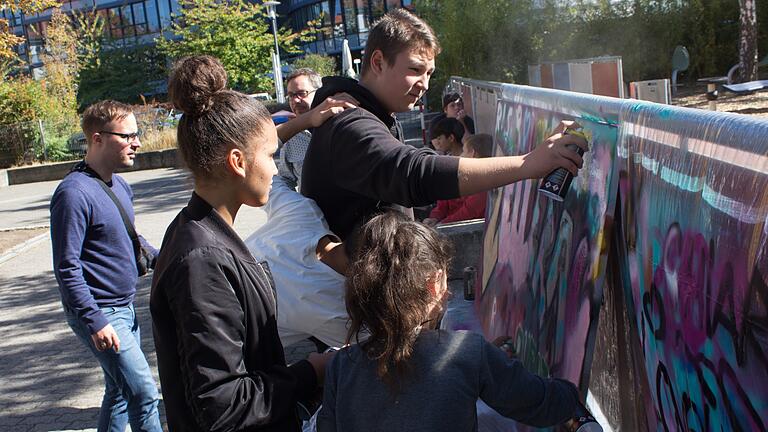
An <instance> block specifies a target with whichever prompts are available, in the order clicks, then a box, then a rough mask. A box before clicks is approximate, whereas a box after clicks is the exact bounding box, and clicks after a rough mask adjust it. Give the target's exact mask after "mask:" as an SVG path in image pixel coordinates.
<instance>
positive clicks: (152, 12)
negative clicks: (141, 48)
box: [144, 0, 160, 33]
mask: <svg viewBox="0 0 768 432" xmlns="http://www.w3.org/2000/svg"><path fill="white" fill-rule="evenodd" d="M144 13H146V16H147V32H148V33H159V32H160V16H159V15H158V13H157V0H147V1H146V2H145V3H144Z"/></svg>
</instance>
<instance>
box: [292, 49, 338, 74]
mask: <svg viewBox="0 0 768 432" xmlns="http://www.w3.org/2000/svg"><path fill="white" fill-rule="evenodd" d="M293 68H294V69H300V68H310V69H312V70H313V71H315V72H317V73H318V74H320V76H321V77H324V76H331V75H336V74H337V72H336V60H335V59H334V58H333V57H330V56H327V55H322V54H306V55H304V57H301V58H298V59H296V61H294V62H293Z"/></svg>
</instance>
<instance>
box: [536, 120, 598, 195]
mask: <svg viewBox="0 0 768 432" xmlns="http://www.w3.org/2000/svg"><path fill="white" fill-rule="evenodd" d="M564 133H565V134H568V135H576V136H579V137H582V138H584V139H585V140H587V141H589V137H587V135H586V134H585V133H584V132H582V131H581V130H570V129H567V130H566V131H565V132H564ZM566 147H567V148H569V149H571V150H573V151H575V152H576V153H578V154H579V156H583V155H584V150H582V149H581V147H579V146H577V145H576V144H568V145H567V146H566ZM572 181H573V174H571V173H570V171H568V170H567V169H565V168H558V169H556V170H554V171H552V172H551V173H549V174H547V176H546V177H544V179H543V180H542V181H541V184H540V185H539V192H541V193H542V194H544V195H546V196H548V197H549V198H552V199H553V200H555V201H561V202H562V201H563V200H565V195H566V194H567V193H568V189H570V188H571V182H572Z"/></svg>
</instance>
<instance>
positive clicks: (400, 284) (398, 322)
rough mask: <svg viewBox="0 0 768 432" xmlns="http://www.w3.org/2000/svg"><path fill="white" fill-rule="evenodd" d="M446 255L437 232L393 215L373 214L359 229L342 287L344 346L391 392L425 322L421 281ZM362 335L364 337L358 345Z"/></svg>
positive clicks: (426, 302) (427, 296) (442, 265)
mask: <svg viewBox="0 0 768 432" xmlns="http://www.w3.org/2000/svg"><path fill="white" fill-rule="evenodd" d="M451 252H452V251H451V245H450V243H449V242H448V240H447V239H445V238H444V237H443V236H442V235H440V234H438V233H437V231H435V230H434V229H432V228H430V227H428V226H426V225H423V224H421V223H419V222H414V221H411V220H408V219H406V218H405V217H404V216H403V215H402V214H400V213H397V212H388V213H384V214H381V215H378V216H376V217H374V218H373V219H371V220H370V221H369V222H368V223H366V224H365V225H364V226H363V228H362V230H361V233H360V237H359V243H358V246H357V251H356V254H355V257H354V258H353V261H352V263H351V265H350V269H349V273H348V275H349V276H348V277H347V284H346V285H347V287H346V305H347V312H348V313H349V317H350V321H351V325H350V329H349V332H348V334H347V342H348V343H349V342H351V341H352V340H353V339H354V340H355V341H356V342H358V343H359V345H360V347H361V348H362V349H363V351H364V352H365V353H366V354H367V356H368V358H370V359H372V360H375V361H376V362H377V367H376V372H377V374H378V376H379V378H381V379H382V380H383V381H384V382H386V383H387V384H390V386H391V388H392V389H393V390H394V391H397V385H396V383H398V382H399V381H400V378H403V377H404V376H405V375H407V373H408V363H407V361H408V359H409V358H410V356H411V354H412V351H413V345H414V343H415V342H416V337H417V336H418V329H419V328H420V327H421V326H422V325H424V324H425V323H426V322H428V321H429V312H430V311H429V306H430V303H431V302H432V301H433V295H432V294H431V293H430V292H429V290H428V289H427V288H426V286H427V282H428V280H429V279H430V278H431V277H434V275H435V273H437V272H438V271H441V270H442V271H444V272H445V271H447V269H448V265H449V264H450V259H451ZM364 331H365V332H368V333H369V334H370V337H369V338H368V339H367V340H366V341H364V342H360V341H359V339H360V338H359V336H360V333H361V332H364Z"/></svg>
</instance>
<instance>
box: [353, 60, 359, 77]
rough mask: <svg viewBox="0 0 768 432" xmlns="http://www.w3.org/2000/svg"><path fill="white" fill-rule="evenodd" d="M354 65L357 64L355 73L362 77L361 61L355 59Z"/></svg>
mask: <svg viewBox="0 0 768 432" xmlns="http://www.w3.org/2000/svg"><path fill="white" fill-rule="evenodd" d="M352 63H354V64H355V72H357V76H360V59H359V58H357V59H354V60H352Z"/></svg>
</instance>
